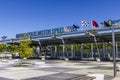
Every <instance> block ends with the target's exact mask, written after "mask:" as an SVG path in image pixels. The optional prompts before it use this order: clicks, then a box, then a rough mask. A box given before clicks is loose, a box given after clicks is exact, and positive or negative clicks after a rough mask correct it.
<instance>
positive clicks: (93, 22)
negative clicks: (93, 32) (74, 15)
mask: <svg viewBox="0 0 120 80" xmlns="http://www.w3.org/2000/svg"><path fill="white" fill-rule="evenodd" d="M92 26H94V27H96V28H98V27H99V25H98V23H97V22H96V21H94V20H92Z"/></svg>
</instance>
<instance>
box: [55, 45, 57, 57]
mask: <svg viewBox="0 0 120 80" xmlns="http://www.w3.org/2000/svg"><path fill="white" fill-rule="evenodd" d="M55 57H57V46H55Z"/></svg>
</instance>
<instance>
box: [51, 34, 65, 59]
mask: <svg viewBox="0 0 120 80" xmlns="http://www.w3.org/2000/svg"><path fill="white" fill-rule="evenodd" d="M52 38H57V39H61V40H62V43H63V57H64V53H65V41H64V39H63V38H62V37H59V36H56V34H53V35H52Z"/></svg>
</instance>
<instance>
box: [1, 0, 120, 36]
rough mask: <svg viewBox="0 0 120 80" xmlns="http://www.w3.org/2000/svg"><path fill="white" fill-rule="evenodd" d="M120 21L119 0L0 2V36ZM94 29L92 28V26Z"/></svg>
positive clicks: (15, 0) (16, 0)
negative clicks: (94, 22) (106, 21)
mask: <svg viewBox="0 0 120 80" xmlns="http://www.w3.org/2000/svg"><path fill="white" fill-rule="evenodd" d="M92 19H93V20H95V21H96V22H97V23H98V24H99V26H100V28H101V26H102V25H101V24H100V23H101V22H102V21H103V20H109V19H112V20H117V19H120V0H0V37H2V36H3V35H6V36H8V38H15V35H16V34H18V33H25V32H31V31H38V30H44V29H52V28H57V27H63V26H69V25H72V24H78V25H79V26H81V20H86V21H88V22H89V23H90V22H91V20H92ZM90 27H91V26H90Z"/></svg>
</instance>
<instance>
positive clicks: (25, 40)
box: [19, 35, 33, 58]
mask: <svg viewBox="0 0 120 80" xmlns="http://www.w3.org/2000/svg"><path fill="white" fill-rule="evenodd" d="M31 43H32V41H31V40H29V37H28V36H27V35H24V36H23V37H22V38H21V40H20V44H19V55H20V57H21V58H30V57H32V56H33V48H31V47H30V45H31Z"/></svg>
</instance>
